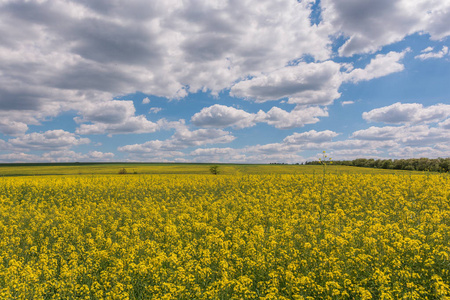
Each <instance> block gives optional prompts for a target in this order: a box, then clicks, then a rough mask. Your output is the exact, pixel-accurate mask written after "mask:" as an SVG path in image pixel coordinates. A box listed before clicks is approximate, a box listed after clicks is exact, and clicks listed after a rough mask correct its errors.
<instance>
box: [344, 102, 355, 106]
mask: <svg viewBox="0 0 450 300" xmlns="http://www.w3.org/2000/svg"><path fill="white" fill-rule="evenodd" d="M353 103H355V101H342V102H341V105H342V106H345V105H350V104H353Z"/></svg>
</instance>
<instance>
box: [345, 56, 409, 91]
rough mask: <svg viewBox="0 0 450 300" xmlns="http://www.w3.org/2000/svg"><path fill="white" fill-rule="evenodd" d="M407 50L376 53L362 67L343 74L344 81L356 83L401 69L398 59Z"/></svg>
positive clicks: (402, 68)
mask: <svg viewBox="0 0 450 300" xmlns="http://www.w3.org/2000/svg"><path fill="white" fill-rule="evenodd" d="M408 51H409V49H407V50H405V51H403V52H394V51H391V52H389V53H387V54H378V55H377V56H375V58H374V59H372V60H371V61H370V63H369V64H368V65H367V66H366V67H365V68H364V69H354V70H352V71H351V72H350V73H346V74H344V77H345V81H351V82H353V83H357V82H359V81H365V80H371V79H374V78H379V77H383V76H386V75H389V74H392V73H396V72H400V71H403V70H404V68H405V67H404V66H403V65H402V64H401V63H399V61H400V60H401V59H402V58H403V57H404V56H405V53H406V52H408Z"/></svg>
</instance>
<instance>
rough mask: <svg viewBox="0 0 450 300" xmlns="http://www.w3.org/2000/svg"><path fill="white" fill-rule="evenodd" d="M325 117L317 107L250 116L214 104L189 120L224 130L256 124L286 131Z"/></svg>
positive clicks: (237, 110) (276, 108)
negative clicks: (263, 124)
mask: <svg viewBox="0 0 450 300" xmlns="http://www.w3.org/2000/svg"><path fill="white" fill-rule="evenodd" d="M327 116H328V112H327V111H326V110H325V109H322V108H320V107H317V106H314V107H303V106H298V107H296V108H294V109H293V110H292V111H291V112H287V111H285V110H283V109H281V108H279V107H272V108H271V109H270V110H269V111H268V112H264V111H262V110H260V111H259V112H258V113H256V114H251V113H248V112H246V111H244V110H241V109H236V108H233V107H228V106H224V105H219V104H215V105H213V106H210V107H205V108H203V109H202V110H201V111H200V112H198V113H196V114H195V115H194V116H193V117H192V118H191V122H192V123H193V124H194V125H196V126H200V127H213V128H225V127H230V126H231V127H234V128H237V129H241V128H245V127H251V126H254V125H256V123H267V124H269V125H271V126H274V127H276V128H279V129H288V128H294V127H302V126H304V125H305V124H313V123H317V122H319V119H318V118H317V117H327Z"/></svg>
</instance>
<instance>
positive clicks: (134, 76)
mask: <svg viewBox="0 0 450 300" xmlns="http://www.w3.org/2000/svg"><path fill="white" fill-rule="evenodd" d="M310 13H311V8H310V5H309V3H307V2H298V1H290V0H279V1H275V2H274V1H268V0H264V1H248V2H237V1H230V2H224V3H222V4H220V5H219V4H217V3H215V2H214V3H212V2H211V1H186V2H177V1H153V2H152V3H149V2H148V1H140V0H135V1H132V3H130V2H129V1H118V2H115V3H114V4H110V3H109V4H107V5H106V4H104V3H103V2H101V4H93V3H91V2H88V1H81V0H80V1H75V0H73V1H60V0H54V1H37V2H36V1H12V2H11V1H6V2H2V3H0V20H1V21H0V36H1V41H2V43H1V44H2V47H1V51H0V69H1V70H2V71H3V72H2V73H1V74H0V79H1V82H2V83H3V84H2V85H1V86H0V99H1V100H0V108H1V109H9V110H21V111H23V110H31V111H34V112H36V111H38V112H40V113H42V114H43V116H42V117H41V118H37V117H36V116H35V115H34V118H36V120H37V121H39V120H42V119H44V118H45V117H46V116H48V115H49V114H48V113H47V112H49V111H51V112H52V113H51V114H58V113H60V112H62V111H66V110H71V109H74V106H73V105H74V104H76V103H78V104H79V103H80V102H83V103H85V102H98V101H105V100H108V99H112V98H114V97H115V96H119V95H124V94H129V93H133V92H135V91H142V92H143V93H146V94H149V95H156V96H161V97H168V98H180V97H184V96H186V95H187V93H189V92H196V91H200V90H205V91H206V90H207V91H210V92H211V93H213V94H217V93H218V92H219V91H221V90H223V89H224V88H229V87H230V86H231V85H232V83H233V82H236V81H238V80H240V79H241V78H245V77H246V76H252V75H253V74H259V73H261V72H267V71H269V72H270V71H273V70H275V69H278V68H280V67H283V66H284V65H286V63H287V62H289V61H291V60H293V59H297V58H299V57H302V56H303V55H305V54H308V55H311V56H313V57H315V58H317V59H327V58H328V57H329V54H330V47H329V40H328V32H327V31H328V29H327V28H325V27H324V26H322V25H320V26H311V24H310V20H309V15H310ZM6 74H7V76H6ZM146 102H147V100H144V103H146ZM49 104H51V105H52V106H53V109H52V110H48V109H44V106H48V105H49ZM75 108H76V107H75ZM18 120H19V119H13V120H11V121H18ZM26 124H30V123H26Z"/></svg>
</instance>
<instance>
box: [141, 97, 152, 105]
mask: <svg viewBox="0 0 450 300" xmlns="http://www.w3.org/2000/svg"><path fill="white" fill-rule="evenodd" d="M149 103H150V99H149V98H148V97H145V98H144V99H142V104H149Z"/></svg>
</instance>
